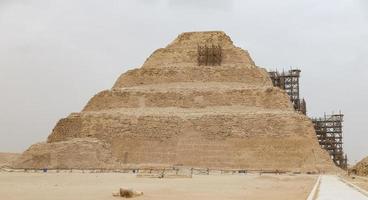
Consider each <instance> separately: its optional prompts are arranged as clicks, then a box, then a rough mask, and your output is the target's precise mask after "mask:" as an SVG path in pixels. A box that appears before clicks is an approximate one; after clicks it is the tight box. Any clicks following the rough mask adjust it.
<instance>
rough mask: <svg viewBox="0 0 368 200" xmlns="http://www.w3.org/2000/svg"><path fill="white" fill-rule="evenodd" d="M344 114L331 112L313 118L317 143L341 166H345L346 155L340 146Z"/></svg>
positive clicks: (344, 167)
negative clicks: (330, 113)
mask: <svg viewBox="0 0 368 200" xmlns="http://www.w3.org/2000/svg"><path fill="white" fill-rule="evenodd" d="M343 117H344V115H343V114H341V112H340V113H339V114H332V115H326V114H325V115H324V117H320V118H313V119H312V121H313V123H314V129H315V130H316V135H317V139H318V142H319V144H320V145H321V147H322V148H323V149H325V150H326V151H327V152H328V153H329V154H330V156H331V158H332V160H333V162H334V163H335V164H336V165H337V166H339V167H341V168H343V169H346V167H347V156H346V155H345V156H344V152H343V148H342V144H343V142H342V124H343Z"/></svg>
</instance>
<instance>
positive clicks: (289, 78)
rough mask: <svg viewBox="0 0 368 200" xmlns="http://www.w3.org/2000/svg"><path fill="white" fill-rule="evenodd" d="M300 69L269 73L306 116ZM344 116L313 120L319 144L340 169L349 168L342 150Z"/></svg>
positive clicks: (295, 107)
mask: <svg viewBox="0 0 368 200" xmlns="http://www.w3.org/2000/svg"><path fill="white" fill-rule="evenodd" d="M300 72H301V70H299V69H290V70H289V71H287V72H284V71H283V72H281V73H279V72H278V71H271V72H269V75H270V78H271V80H272V83H273V85H274V86H275V87H279V88H281V89H283V90H285V92H286V93H287V94H288V95H289V97H290V101H291V102H292V103H293V105H294V109H295V110H296V111H298V112H300V113H303V114H304V115H306V113H307V109H306V103H305V100H304V99H302V100H301V99H300V95H299V78H300ZM343 117H344V115H343V114H342V113H341V112H340V113H339V114H332V115H326V114H325V115H324V117H319V118H312V121H313V124H314V129H315V132H316V135H317V138H318V142H319V144H320V146H321V148H322V149H325V150H326V151H327V152H328V153H329V155H330V157H331V159H332V160H333V162H334V163H335V164H336V165H337V166H338V167H340V168H342V169H346V168H347V156H346V154H345V155H344V151H343V148H342V143H343V142H342V124H343Z"/></svg>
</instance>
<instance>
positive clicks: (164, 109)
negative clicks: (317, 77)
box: [15, 31, 334, 172]
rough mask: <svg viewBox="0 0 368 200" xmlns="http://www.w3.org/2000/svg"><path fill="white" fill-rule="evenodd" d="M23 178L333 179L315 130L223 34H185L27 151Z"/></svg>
mask: <svg viewBox="0 0 368 200" xmlns="http://www.w3.org/2000/svg"><path fill="white" fill-rule="evenodd" d="M15 166H16V167H20V168H145V167H157V168H160V167H173V166H186V167H195V168H210V169H244V170H280V171H300V172H307V171H313V172H321V171H329V170H333V169H334V166H333V164H332V162H331V160H330V158H329V156H328V154H327V152H325V151H323V150H322V149H321V148H320V146H319V145H318V142H317V138H316V135H315V132H314V128H313V124H312V122H311V121H310V120H309V119H308V118H307V117H306V116H304V115H302V114H300V113H297V112H296V111H294V109H293V106H292V104H291V103H290V101H289V97H288V96H287V94H286V93H285V92H284V91H282V90H280V89H278V88H276V87H273V85H272V82H271V79H270V77H269V76H268V73H267V71H266V70H265V69H262V68H260V67H257V66H256V65H255V63H254V61H253V60H252V58H251V57H250V55H249V53H248V52H247V51H245V50H243V49H241V48H238V47H235V46H234V44H233V42H232V41H231V39H230V38H229V36H227V35H226V34H225V33H224V32H220V31H214V32H187V33H182V34H180V35H179V36H178V37H177V38H176V39H175V40H174V41H173V42H172V43H171V44H169V45H168V46H167V47H166V48H161V49H158V50H156V51H155V52H154V53H153V54H152V55H151V56H150V57H149V58H148V59H147V60H146V61H145V63H144V64H143V66H142V67H141V68H138V69H134V70H129V71H127V72H126V73H124V74H122V75H121V76H120V77H119V78H118V80H117V81H116V83H115V85H114V86H113V87H112V88H111V89H110V90H106V91H102V92H100V93H98V94H97V95H95V96H94V97H93V98H91V100H90V101H89V102H88V104H87V105H86V106H85V107H84V109H83V110H82V111H81V112H79V113H72V114H71V115H70V116H68V117H66V118H64V119H61V120H60V121H59V122H58V123H57V124H56V126H55V128H54V129H53V131H52V133H51V134H50V135H49V137H48V139H47V142H45V143H38V144H35V145H32V146H31V147H30V148H29V149H28V150H27V151H25V152H24V153H23V155H22V156H21V157H20V158H19V159H18V160H17V161H16V164H15Z"/></svg>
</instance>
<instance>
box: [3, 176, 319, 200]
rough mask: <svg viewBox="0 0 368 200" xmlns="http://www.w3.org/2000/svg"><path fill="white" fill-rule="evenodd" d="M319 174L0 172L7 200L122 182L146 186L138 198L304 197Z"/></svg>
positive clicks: (93, 190) (61, 198)
mask: <svg viewBox="0 0 368 200" xmlns="http://www.w3.org/2000/svg"><path fill="white" fill-rule="evenodd" d="M316 178H317V176H315V175H286V174H284V175H268V174H266V175H265V174H264V175H259V174H246V175H239V174H238V175H195V176H193V178H163V179H158V178H138V177H136V176H135V175H134V174H126V173H75V172H73V173H67V172H63V173H49V172H48V173H41V172H40V173H33V172H32V173H23V172H11V173H9V172H1V173H0V197H1V199H7V200H43V199H54V200H73V199H75V200H77V199H78V200H81V199H83V200H105V199H106V200H107V199H120V198H119V197H113V196H112V193H113V192H117V191H118V190H119V188H120V187H125V188H132V189H134V190H138V191H142V192H143V193H144V195H143V196H140V197H137V198H136V199H141V200H144V199H150V200H155V199H157V200H165V199H167V200H168V199H176V200H181V199H191V200H194V199H201V200H204V199H211V200H215V199H221V200H222V199H234V200H235V199H247V200H251V199H258V200H260V199H273V200H288V199H290V200H298V199H303V200H304V199H306V198H307V196H308V194H309V192H310V191H311V190H312V187H313V185H314V184H315V181H316Z"/></svg>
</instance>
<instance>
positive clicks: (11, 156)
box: [0, 152, 20, 168]
mask: <svg viewBox="0 0 368 200" xmlns="http://www.w3.org/2000/svg"><path fill="white" fill-rule="evenodd" d="M19 155H20V154H19V153H5V152H0V168H2V167H9V166H12V165H13V162H14V160H16V159H17V158H18V156H19Z"/></svg>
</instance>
